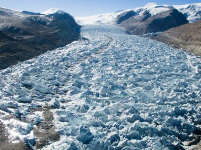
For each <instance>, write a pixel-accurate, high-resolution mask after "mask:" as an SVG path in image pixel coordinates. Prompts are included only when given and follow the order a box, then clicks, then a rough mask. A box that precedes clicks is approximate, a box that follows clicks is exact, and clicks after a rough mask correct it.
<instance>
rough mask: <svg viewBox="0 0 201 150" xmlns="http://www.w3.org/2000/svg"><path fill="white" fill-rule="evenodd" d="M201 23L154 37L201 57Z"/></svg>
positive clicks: (181, 27)
mask: <svg viewBox="0 0 201 150" xmlns="http://www.w3.org/2000/svg"><path fill="white" fill-rule="evenodd" d="M200 33H201V21H198V22H195V23H189V24H186V25H182V26H179V27H176V28H172V29H170V30H168V31H165V32H164V33H162V34H160V35H158V36H156V37H152V38H154V39H156V40H158V41H161V42H164V43H167V44H169V45H173V46H174V47H176V48H183V49H186V50H188V51H190V52H192V53H194V54H196V55H199V56H201V42H200V41H201V37H200Z"/></svg>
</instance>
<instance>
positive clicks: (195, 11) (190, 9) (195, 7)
mask: <svg viewBox="0 0 201 150" xmlns="http://www.w3.org/2000/svg"><path fill="white" fill-rule="evenodd" d="M173 7H174V8H176V9H178V10H179V11H180V12H181V13H183V14H184V15H185V16H186V18H187V19H188V21H189V22H190V23H192V22H196V21H198V20H200V19H201V3H195V4H187V5H173Z"/></svg>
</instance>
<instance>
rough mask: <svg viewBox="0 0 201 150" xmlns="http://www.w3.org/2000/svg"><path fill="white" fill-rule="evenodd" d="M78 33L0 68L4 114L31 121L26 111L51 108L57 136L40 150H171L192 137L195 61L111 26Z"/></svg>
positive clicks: (198, 75) (196, 105) (196, 109)
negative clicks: (76, 37)
mask: <svg viewBox="0 0 201 150" xmlns="http://www.w3.org/2000/svg"><path fill="white" fill-rule="evenodd" d="M81 35H82V37H83V38H82V40H80V41H76V42H73V43H71V44H69V45H67V46H64V47H61V48H58V49H56V50H53V51H49V52H47V53H45V54H43V55H41V56H38V57H36V58H33V59H31V60H28V61H26V62H23V63H19V64H17V65H15V66H12V67H9V68H7V69H5V70H2V71H0V98H1V101H0V104H1V106H2V107H1V108H2V109H4V111H8V110H10V111H11V112H10V111H8V112H6V113H13V114H14V115H16V113H18V114H19V113H21V116H22V117H23V118H25V119H27V120H32V118H33V119H34V118H35V119H36V121H37V120H38V118H41V119H42V116H41V115H42V114H41V113H38V112H36V113H35V117H34V114H32V115H30V112H29V109H30V108H36V107H38V106H45V105H51V106H53V107H55V109H54V112H53V113H54V118H55V119H54V122H53V123H54V125H55V127H56V131H58V133H59V134H60V135H61V139H60V141H58V142H55V143H52V144H50V145H48V146H47V147H44V148H43V149H48V150H49V149H52V150H63V149H68V148H71V149H76V147H77V148H79V149H81V150H94V149H97V150H98V149H100V150H102V149H114V148H115V149H124V150H126V149H129V148H130V149H149V150H151V149H172V148H175V147H179V145H181V144H182V143H183V142H186V141H188V140H192V139H193V137H194V131H195V130H196V128H197V126H196V125H197V124H199V123H201V119H200V118H201V117H200V116H201V112H200V111H201V105H200V100H201V99H200V95H201V86H200V84H201V59H200V57H196V56H194V55H190V54H188V53H186V52H183V51H180V50H175V49H173V48H170V47H168V46H167V45H165V44H162V43H159V42H155V41H152V40H149V39H146V38H141V37H138V36H131V35H127V34H125V31H124V30H123V29H122V28H119V27H116V26H111V25H110V26H106V25H88V26H84V27H83V28H82V30H81ZM39 85H40V87H44V89H45V90H41V89H40V88H39V89H40V90H39V89H38V86H39ZM36 87H37V88H36ZM47 89H48V90H47ZM21 98H26V99H28V100H29V101H19V99H21ZM8 101H9V102H13V103H16V104H17V108H18V109H16V108H15V107H14V108H9V107H8V106H7V105H6V104H7V102H8ZM6 106H7V107H8V108H7V109H8V110H7V109H6ZM0 119H1V120H3V121H4V123H5V124H6V125H7V128H8V129H9V130H10V132H12V131H15V135H16V136H18V137H22V138H23V139H25V140H26V138H27V139H30V138H31V137H32V138H34V137H33V133H32V131H31V130H30V129H31V128H30V127H31V126H32V124H24V123H23V122H21V125H19V126H14V128H9V125H10V122H11V121H9V120H6V119H4V117H2V116H0ZM39 120H40V119H39ZM16 123H17V124H20V121H19V120H18V122H16ZM22 129H23V130H22ZM23 131H24V132H23Z"/></svg>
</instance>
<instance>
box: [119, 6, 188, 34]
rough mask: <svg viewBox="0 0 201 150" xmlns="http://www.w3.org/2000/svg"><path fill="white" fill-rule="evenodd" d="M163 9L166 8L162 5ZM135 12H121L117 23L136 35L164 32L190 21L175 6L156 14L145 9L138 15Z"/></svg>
mask: <svg viewBox="0 0 201 150" xmlns="http://www.w3.org/2000/svg"><path fill="white" fill-rule="evenodd" d="M162 9H166V8H165V7H164V8H163V7H162ZM132 12H133V13H132ZM134 14H135V12H134V11H129V12H127V13H125V14H123V16H122V14H121V15H120V16H118V17H117V23H119V25H120V26H121V27H123V28H125V29H126V31H127V32H128V33H130V34H135V35H143V34H146V33H152V32H163V31H166V30H168V29H170V28H172V27H177V26H180V25H183V24H186V23H188V20H187V19H186V18H185V16H184V15H183V14H182V13H180V12H179V11H178V10H176V9H173V8H167V9H166V10H165V11H163V12H159V13H158V14H156V15H152V14H151V13H150V12H149V11H144V12H142V13H140V14H138V15H134ZM133 15H134V16H133Z"/></svg>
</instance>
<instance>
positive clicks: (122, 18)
mask: <svg viewBox="0 0 201 150" xmlns="http://www.w3.org/2000/svg"><path fill="white" fill-rule="evenodd" d="M135 15H136V13H135V12H134V11H133V10H130V11H127V12H123V13H122V14H120V15H118V16H117V20H116V22H117V24H120V23H121V22H123V21H125V20H127V19H129V18H130V17H133V16H135Z"/></svg>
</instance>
